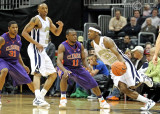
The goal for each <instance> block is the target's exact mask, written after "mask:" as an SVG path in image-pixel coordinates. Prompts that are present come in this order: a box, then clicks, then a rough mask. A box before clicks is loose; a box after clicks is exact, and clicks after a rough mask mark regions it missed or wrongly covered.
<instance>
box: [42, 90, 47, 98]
mask: <svg viewBox="0 0 160 114" xmlns="http://www.w3.org/2000/svg"><path fill="white" fill-rule="evenodd" d="M46 94H47V90H46V89H44V88H43V89H42V90H41V95H42V97H44V96H45V95H46Z"/></svg>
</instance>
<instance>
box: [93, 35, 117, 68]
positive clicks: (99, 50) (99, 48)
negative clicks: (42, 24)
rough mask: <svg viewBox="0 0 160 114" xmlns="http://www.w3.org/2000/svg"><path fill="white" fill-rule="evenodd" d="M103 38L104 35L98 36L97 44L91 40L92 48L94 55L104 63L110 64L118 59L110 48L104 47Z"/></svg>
mask: <svg viewBox="0 0 160 114" xmlns="http://www.w3.org/2000/svg"><path fill="white" fill-rule="evenodd" d="M104 38H105V37H104V36H101V37H100V41H99V45H97V44H96V43H95V42H94V40H93V44H94V49H95V53H96V55H97V56H98V57H99V58H100V59H101V60H102V61H103V62H104V64H107V65H109V66H111V65H112V64H113V63H114V62H116V61H118V59H117V57H116V56H115V55H114V54H113V53H112V52H111V50H110V49H106V48H105V46H104V43H103V39H104Z"/></svg>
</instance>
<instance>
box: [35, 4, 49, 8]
mask: <svg viewBox="0 0 160 114" xmlns="http://www.w3.org/2000/svg"><path fill="white" fill-rule="evenodd" d="M42 4H46V3H40V4H39V5H38V7H37V9H38V8H39V7H40V5H42ZM46 5H47V4H46Z"/></svg>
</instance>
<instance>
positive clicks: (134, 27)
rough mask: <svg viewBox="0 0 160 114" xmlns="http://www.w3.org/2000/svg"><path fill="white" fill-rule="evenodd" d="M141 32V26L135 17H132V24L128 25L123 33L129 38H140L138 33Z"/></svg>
mask: <svg viewBox="0 0 160 114" xmlns="http://www.w3.org/2000/svg"><path fill="white" fill-rule="evenodd" d="M140 30H141V26H140V25H138V24H137V22H136V18H135V17H131V20H130V23H128V24H127V25H126V26H124V28H123V29H122V31H124V32H125V34H127V35H129V36H138V33H139V32H140Z"/></svg>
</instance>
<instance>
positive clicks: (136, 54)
mask: <svg viewBox="0 0 160 114" xmlns="http://www.w3.org/2000/svg"><path fill="white" fill-rule="evenodd" d="M131 51H132V52H133V58H132V59H131V61H132V63H133V64H134V66H135V68H136V69H137V71H138V72H140V73H141V74H144V73H145V72H146V70H147V68H148V61H147V59H146V57H145V56H144V49H143V47H142V46H136V47H135V48H134V49H133V50H131ZM137 86H138V85H137ZM143 87H144V84H141V85H140V86H139V87H137V88H136V91H137V92H138V93H139V94H142V91H143Z"/></svg>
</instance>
